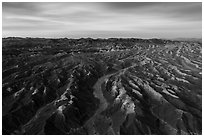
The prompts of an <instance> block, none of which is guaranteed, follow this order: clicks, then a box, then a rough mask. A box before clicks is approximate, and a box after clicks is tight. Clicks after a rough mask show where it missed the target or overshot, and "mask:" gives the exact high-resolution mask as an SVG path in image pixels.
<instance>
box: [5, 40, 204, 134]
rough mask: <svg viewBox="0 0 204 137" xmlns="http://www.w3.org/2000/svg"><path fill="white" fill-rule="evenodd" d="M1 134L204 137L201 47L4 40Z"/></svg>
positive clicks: (144, 42)
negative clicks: (189, 136) (200, 136)
mask: <svg viewBox="0 0 204 137" xmlns="http://www.w3.org/2000/svg"><path fill="white" fill-rule="evenodd" d="M2 53H3V59H2V61H3V63H2V67H3V72H2V95H3V97H2V122H3V123H2V132H3V134H29V135H31V134H126V135H127V134H159V135H160V134H165V135H166V134H172V135H175V134H202V44H201V43H199V42H185V41H182V42H179V41H171V40H161V39H149V40H147V39H144V40H143V39H115V38H112V39H90V38H88V39H66V38H65V39H41V38H35V39H34V38H4V39H3V47H2Z"/></svg>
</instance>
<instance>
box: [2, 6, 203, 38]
mask: <svg viewBox="0 0 204 137" xmlns="http://www.w3.org/2000/svg"><path fill="white" fill-rule="evenodd" d="M2 5H3V7H2V11H3V16H2V20H3V36H29V37H32V36H35V37H45V36H46V37H59V36H61V37H87V36H92V37H100V36H101V37H117V36H118V37H135V36H142V37H155V36H158V37H201V34H202V32H201V27H202V16H201V15H202V3H198V2H195V3H180V2H179V3H177V2H176V3H158V2H154V3H149V2H144V3H142V2H134V3H125V2H115V3H113V2H108V3H101V2H99V3H88V2H86V3H80V2H76V3H75V2H67V3H60V2H59V3H57V2H55V3H53V2H49V3H46V2H40V3H37V2H33V3H30V2H29V3H26V2H19V3H16V2H8V3H7V2H3V4H2ZM136 34H137V35H136Z"/></svg>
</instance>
